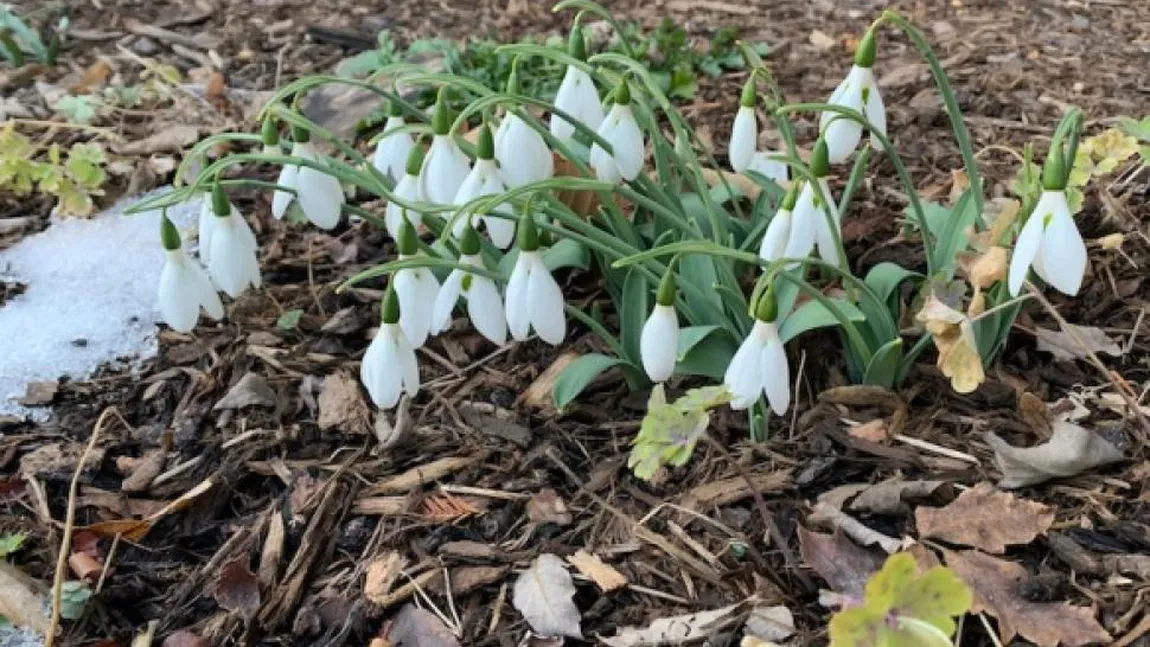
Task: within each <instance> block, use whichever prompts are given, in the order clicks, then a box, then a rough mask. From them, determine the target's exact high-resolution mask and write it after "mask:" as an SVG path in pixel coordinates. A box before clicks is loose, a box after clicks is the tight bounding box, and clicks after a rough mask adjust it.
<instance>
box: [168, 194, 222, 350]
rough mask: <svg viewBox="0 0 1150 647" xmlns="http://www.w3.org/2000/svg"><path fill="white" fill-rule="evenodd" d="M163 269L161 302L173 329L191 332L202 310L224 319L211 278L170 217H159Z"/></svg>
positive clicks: (211, 315) (209, 314)
mask: <svg viewBox="0 0 1150 647" xmlns="http://www.w3.org/2000/svg"><path fill="white" fill-rule="evenodd" d="M160 218H161V221H160V241H161V242H162V243H163V245H164V254H165V258H164V269H163V270H162V271H161V272H160V286H159V290H158V299H157V300H158V303H159V308H160V315H161V316H162V317H163V319H164V323H166V324H168V326H169V327H170V328H172V330H177V331H179V332H191V330H192V329H193V328H195V327H196V322H197V321H198V320H199V318H200V308H203V309H204V311H205V312H207V313H208V316H209V317H211V318H212V319H222V318H223V317H224V306H223V304H222V303H220V296H219V295H218V294H216V289H215V288H214V287H213V286H212V281H211V279H209V278H208V275H207V273H205V272H204V269H203V268H202V267H200V264H199V263H197V262H196V261H194V260H192V259H191V258H190V257H189V256H188V254H187V252H185V251H184V249H183V247H182V246H181V244H180V234H179V232H178V231H177V230H176V226H175V225H173V224H172V221H170V220H168V217H167V215H162V216H160Z"/></svg>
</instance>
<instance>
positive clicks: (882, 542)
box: [807, 500, 902, 555]
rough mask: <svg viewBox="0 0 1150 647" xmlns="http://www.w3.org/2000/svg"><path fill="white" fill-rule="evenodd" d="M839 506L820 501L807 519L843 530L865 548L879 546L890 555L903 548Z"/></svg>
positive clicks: (894, 539)
mask: <svg viewBox="0 0 1150 647" xmlns="http://www.w3.org/2000/svg"><path fill="white" fill-rule="evenodd" d="M839 505H841V504H838V505H836V504H832V503H828V502H827V501H825V500H820V501H819V502H818V503H816V504H815V507H814V510H812V511H811V514H810V516H808V517H807V521H809V522H810V523H812V524H818V525H821V526H827V527H830V528H833V529H835V530H841V531H843V532H844V533H846V535H847V536H848V537H850V538H851V539H853V540H854V541H856V542H858V543H860V544H862V545H863V546H874V545H878V547H879V548H882V549H883V550H885V551H886V552H887V553H888V554H892V555H893V554H894V553H896V552H898V551H899V550H900V549H901V548H902V541H901V540H899V539H897V538H895V537H890V536H888V535H884V534H883V533H881V532H879V531H877V530H875V529H874V528H871V527H870V526H868V525H866V524H865V523H863V522H861V521H859V520H858V519H855V518H854V517H852V516H850V515H849V514H847V513H845V512H843V511H842V508H841V507H839Z"/></svg>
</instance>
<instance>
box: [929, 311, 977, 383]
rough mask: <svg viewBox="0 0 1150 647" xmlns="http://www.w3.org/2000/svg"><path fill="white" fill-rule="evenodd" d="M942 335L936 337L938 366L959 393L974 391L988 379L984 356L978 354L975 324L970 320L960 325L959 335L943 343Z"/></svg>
mask: <svg viewBox="0 0 1150 647" xmlns="http://www.w3.org/2000/svg"><path fill="white" fill-rule="evenodd" d="M942 339H943V338H942V337H937V336H936V337H935V338H934V340H935V345H937V346H938V368H939V369H940V370H941V371H942V374H943V375H944V376H946V377H948V378H950V386H951V388H953V389H954V390H955V391H956V392H958V393H972V392H973V391H974V390H975V389H977V388H978V387H979V386H980V385H981V384H982V383H983V382H985V381H986V372H985V371H984V369H983V368H982V357H981V356H980V355H979V354H978V341H977V340H976V339H975V337H974V326H973V325H972V324H971V323H970V321H969V320H966V321H963V322H962V324H961V325H960V326H959V334H958V336H957V337H955V338H952V339H949V340H947V341H948V342H949V344H948V345H945V346H944V344H943V343H942Z"/></svg>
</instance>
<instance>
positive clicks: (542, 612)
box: [511, 553, 583, 639]
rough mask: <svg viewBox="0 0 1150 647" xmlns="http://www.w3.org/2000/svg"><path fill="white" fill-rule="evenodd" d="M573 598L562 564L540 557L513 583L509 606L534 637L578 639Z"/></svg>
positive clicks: (553, 558)
mask: <svg viewBox="0 0 1150 647" xmlns="http://www.w3.org/2000/svg"><path fill="white" fill-rule="evenodd" d="M574 596H575V584H574V583H573V582H572V581H571V574H570V573H568V572H567V568H566V567H564V566H563V560H562V559H560V558H558V557H556V556H555V555H552V554H550V553H544V554H543V555H540V556H539V557H537V558H535V561H534V562H532V563H531V568H529V569H527V570H526V571H523V573H522V574H520V575H519V578H518V579H517V580H515V589H514V593H513V595H512V598H511V603H512V604H513V605H514V606H515V608H516V609H517V610H518V611H519V613H521V614H523V617H524V619H526V620H527V624H529V625H531V629H532V630H533V631H534V632H535V633H537V634H541V635H544V636H567V637H570V638H578V639H582V638H583V630H582V629H580V628H579V621H580V615H579V608H578V607H576V606H575V601H574V600H573V599H572V598H573V597H574Z"/></svg>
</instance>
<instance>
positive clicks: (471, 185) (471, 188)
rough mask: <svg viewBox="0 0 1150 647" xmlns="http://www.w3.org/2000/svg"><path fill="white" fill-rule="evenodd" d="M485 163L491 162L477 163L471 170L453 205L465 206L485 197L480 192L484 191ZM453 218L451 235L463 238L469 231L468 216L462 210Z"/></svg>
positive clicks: (461, 185)
mask: <svg viewBox="0 0 1150 647" xmlns="http://www.w3.org/2000/svg"><path fill="white" fill-rule="evenodd" d="M484 162H490V160H478V161H476V162H475V167H474V168H472V169H471V172H469V173H468V174H467V177H465V178H463V184H460V185H459V191H457V192H456V193H455V199H454V200H452V203H453V204H455V205H458V206H463V205H465V204H467V203H468V202H471V201H472V200H474V199H475V198H478V197H480V196H481V195H483V194H482V193H480V191H481V190H482V189H483V183H484V180H485V173H484V169H483V167H482V166H481V164H483V163H484ZM452 218H453V219H454V222H453V223H452V225H451V235H453V236H455V238H456V239H459V238H462V237H463V232H464V231H466V229H467V221H468V216H467V214H465V213H463V212H462V210H460V211H456V212H455V213H454V214H452Z"/></svg>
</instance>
